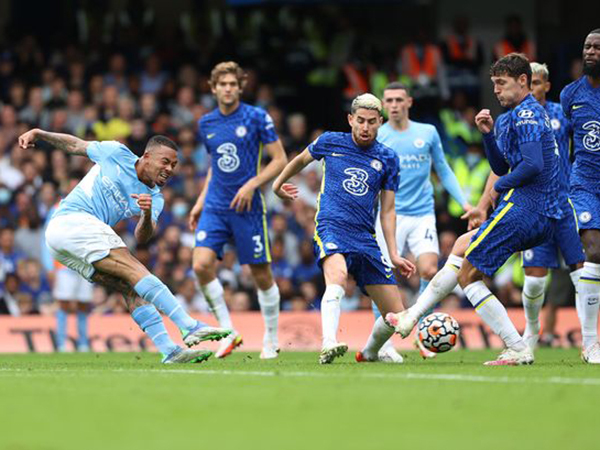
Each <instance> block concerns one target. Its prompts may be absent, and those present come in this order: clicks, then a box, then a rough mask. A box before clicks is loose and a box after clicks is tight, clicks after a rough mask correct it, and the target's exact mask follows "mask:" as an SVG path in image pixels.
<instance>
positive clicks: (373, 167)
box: [308, 132, 400, 234]
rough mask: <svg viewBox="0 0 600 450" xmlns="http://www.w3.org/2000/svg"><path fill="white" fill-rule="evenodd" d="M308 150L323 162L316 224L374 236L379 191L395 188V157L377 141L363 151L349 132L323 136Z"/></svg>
mask: <svg viewBox="0 0 600 450" xmlns="http://www.w3.org/2000/svg"><path fill="white" fill-rule="evenodd" d="M308 150H309V152H310V154H311V156H312V157H313V158H314V159H316V160H322V161H323V180H322V184H321V192H320V194H319V203H318V211H317V214H316V216H315V222H317V225H332V226H334V227H337V228H339V230H340V231H341V232H346V231H352V232H368V233H370V234H373V233H375V205H376V203H377V201H378V198H379V197H378V196H379V192H380V191H381V190H391V191H396V190H397V189H398V184H399V181H400V174H399V161H398V157H397V156H396V154H395V153H394V152H393V151H392V150H391V149H390V148H388V147H386V146H385V145H383V144H381V143H380V142H377V141H375V142H374V143H373V144H371V145H370V146H369V147H366V148H363V147H360V146H358V145H357V144H356V143H355V142H354V141H353V139H352V135H351V134H350V133H333V132H328V133H324V134H322V135H321V136H320V137H319V138H318V139H317V140H316V141H314V142H313V143H312V144H310V145H309V146H308Z"/></svg>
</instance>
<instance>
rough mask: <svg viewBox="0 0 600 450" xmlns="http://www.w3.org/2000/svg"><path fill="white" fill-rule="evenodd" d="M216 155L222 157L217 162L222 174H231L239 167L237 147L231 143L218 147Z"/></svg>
mask: <svg viewBox="0 0 600 450" xmlns="http://www.w3.org/2000/svg"><path fill="white" fill-rule="evenodd" d="M217 153H218V154H220V155H222V156H221V157H220V158H219V160H218V161H217V165H218V166H219V169H221V170H222V171H223V172H227V173H229V172H233V171H235V170H236V169H237V168H238V167H239V166H240V157H239V156H238V155H237V147H236V146H235V145H234V144H232V143H231V142H226V143H225V144H221V145H219V147H218V148H217Z"/></svg>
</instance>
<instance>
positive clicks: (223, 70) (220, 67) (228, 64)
mask: <svg viewBox="0 0 600 450" xmlns="http://www.w3.org/2000/svg"><path fill="white" fill-rule="evenodd" d="M227 74H233V75H235V77H236V78H237V80H238V84H239V85H240V88H241V89H244V86H246V79H247V77H248V75H246V73H245V72H244V71H243V70H242V68H241V67H240V65H239V64H238V63H236V62H235V61H224V62H221V63H219V64H217V65H216V66H215V67H214V68H213V70H212V71H211V72H210V80H209V81H208V84H209V85H210V87H211V88H214V87H215V86H216V85H217V82H218V81H219V78H221V77H222V76H223V75H227Z"/></svg>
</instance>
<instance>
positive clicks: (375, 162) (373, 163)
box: [371, 159, 383, 172]
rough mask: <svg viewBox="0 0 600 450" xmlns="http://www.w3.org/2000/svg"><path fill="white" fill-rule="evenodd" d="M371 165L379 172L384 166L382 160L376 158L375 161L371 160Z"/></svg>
mask: <svg viewBox="0 0 600 450" xmlns="http://www.w3.org/2000/svg"><path fill="white" fill-rule="evenodd" d="M371 167H372V168H373V169H375V170H376V171H377V172H380V171H381V168H382V167H383V164H381V161H379V160H377V159H374V160H373V161H371Z"/></svg>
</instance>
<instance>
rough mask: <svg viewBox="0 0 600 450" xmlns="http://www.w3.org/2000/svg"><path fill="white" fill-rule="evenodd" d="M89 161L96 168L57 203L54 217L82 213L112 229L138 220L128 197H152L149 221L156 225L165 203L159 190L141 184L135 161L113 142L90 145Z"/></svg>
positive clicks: (135, 158)
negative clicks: (130, 219)
mask: <svg viewBox="0 0 600 450" xmlns="http://www.w3.org/2000/svg"><path fill="white" fill-rule="evenodd" d="M87 154H88V157H89V158H90V159H91V160H92V161H94V162H95V163H96V164H95V165H94V166H93V167H92V168H91V169H90V171H89V172H88V173H87V174H86V176H85V177H83V179H82V180H81V181H80V182H79V183H78V184H77V186H76V187H75V189H73V190H72V191H71V193H70V194H69V195H67V197H66V198H65V199H64V200H62V201H61V202H60V205H59V206H58V208H57V210H56V212H55V213H54V215H55V216H61V215H66V214H69V213H73V212H85V213H88V214H91V215H93V216H94V217H97V218H98V219H100V220H101V221H102V222H104V223H106V224H108V225H109V226H111V227H113V226H115V225H116V224H117V223H118V222H120V221H121V220H123V219H127V218H129V217H133V216H139V215H140V213H141V211H140V207H139V206H138V205H137V199H134V198H132V197H131V194H150V195H151V196H152V220H154V221H155V222H156V221H158V216H159V215H160V213H161V211H162V209H163V206H164V199H163V196H162V194H161V193H160V188H159V187H158V186H154V187H153V188H151V187H149V186H147V185H145V184H144V183H142V182H141V181H140V179H139V178H138V176H137V172H136V170H135V163H136V162H137V161H138V159H139V158H138V157H137V156H136V155H134V154H133V153H132V152H131V150H129V149H128V148H127V147H125V146H124V145H123V144H121V143H119V142H115V141H105V142H90V143H89V144H88V146H87Z"/></svg>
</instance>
